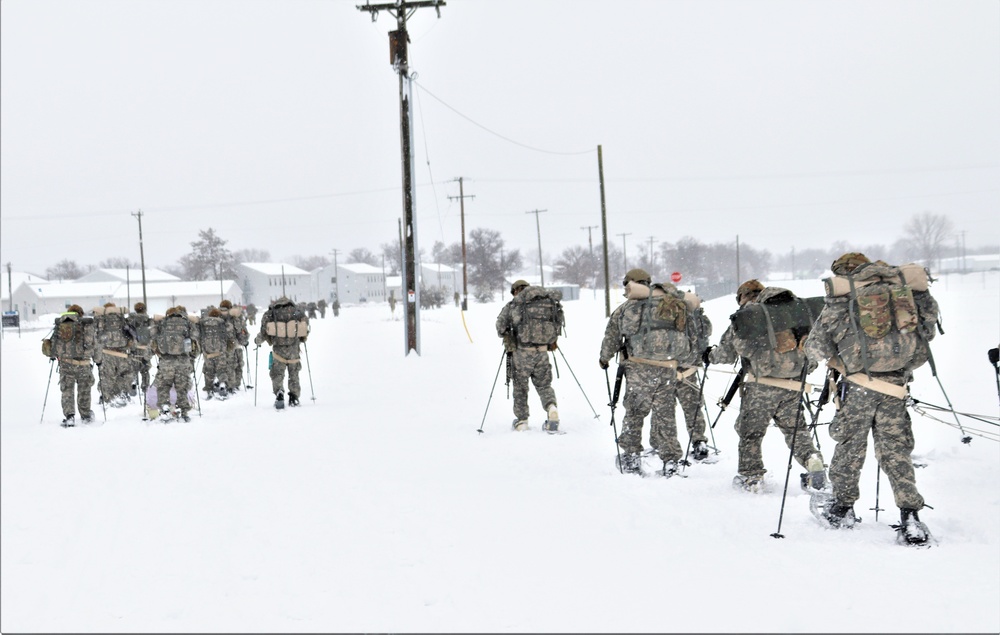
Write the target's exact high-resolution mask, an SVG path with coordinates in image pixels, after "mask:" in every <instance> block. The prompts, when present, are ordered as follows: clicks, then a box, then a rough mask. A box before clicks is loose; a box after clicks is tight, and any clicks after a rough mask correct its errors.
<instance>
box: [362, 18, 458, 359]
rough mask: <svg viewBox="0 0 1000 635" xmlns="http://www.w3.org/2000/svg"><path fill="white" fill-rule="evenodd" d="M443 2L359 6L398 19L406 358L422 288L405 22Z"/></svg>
mask: <svg viewBox="0 0 1000 635" xmlns="http://www.w3.org/2000/svg"><path fill="white" fill-rule="evenodd" d="M443 6H445V2H444V1H443V0H417V1H415V2H411V1H408V0H396V1H395V2H386V3H382V4H370V3H366V4H364V5H358V6H357V9H358V10H359V11H367V12H369V13H370V14H371V16H372V22H375V21H376V20H378V14H379V11H387V12H388V13H389V14H390V15H392V16H393V17H394V18H396V30H395V31H389V62H390V63H391V64H392V67H393V69H395V71H396V73H397V74H398V75H399V133H400V134H399V139H400V149H401V155H402V163H403V218H404V221H403V225H404V228H403V229H404V231H403V241H404V245H403V251H404V252H405V254H406V258H405V259H404V261H403V272H402V273H403V287H404V289H405V291H404V293H405V294H406V297H405V298H403V315H404V317H405V319H404V320H403V325H404V326H403V336H404V339H405V352H404V354H405V355H409V354H410V351H414V352H415V353H416V354H417V355H419V354H420V330H419V329H420V321H419V319H418V318H419V310H420V285H419V284H418V283H417V270H416V253H417V244H416V243H417V218H416V214H414V212H413V202H414V198H415V195H416V192H415V190H414V183H413V125H412V123H413V122H412V119H413V111H412V109H411V107H410V104H411V103H412V99H413V78H412V77H411V76H410V62H409V53H408V51H407V45H408V44H409V42H410V34H409V33H407V31H406V20H407V18H409V17H410V16H411V15H413V13H414V12H415V11H416V10H417V9H421V8H426V7H433V8H434V9H435V11H437V14H438V17H439V18H440V17H441V7H443Z"/></svg>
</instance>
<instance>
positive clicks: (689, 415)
mask: <svg viewBox="0 0 1000 635" xmlns="http://www.w3.org/2000/svg"><path fill="white" fill-rule="evenodd" d="M698 303H699V306H698V308H697V309H695V310H694V311H693V314H692V319H690V320H689V321H688V327H689V329H690V333H689V336H690V337H691V339H692V340H693V342H694V345H693V347H692V350H691V352H692V356H691V359H690V360H689V361H688V362H687V363H685V364H682V365H680V366H678V368H677V379H678V382H677V401H678V402H679V403H680V404H681V411H682V412H683V413H684V422H685V424H687V431H688V439H689V440H690V442H691V458H692V459H694V460H695V461H703V460H705V459H706V458H708V437H706V436H705V428H706V423H705V394H704V391H703V390H702V385H701V381H700V380H699V378H698V372H697V371H698V367H697V365H696V364H697V363H698V362H699V361H702V358H701V352H702V351H704V350H705V349H706V348H708V338H710V337H711V336H712V321H711V320H709V319H708V316H707V315H705V309H703V308H701V306H700V303H701V302H700V300H699V301H698ZM691 362H693V363H691Z"/></svg>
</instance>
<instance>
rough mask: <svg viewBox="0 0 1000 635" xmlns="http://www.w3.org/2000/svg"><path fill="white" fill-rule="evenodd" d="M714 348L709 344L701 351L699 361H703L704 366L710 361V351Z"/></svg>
mask: <svg viewBox="0 0 1000 635" xmlns="http://www.w3.org/2000/svg"><path fill="white" fill-rule="evenodd" d="M714 349H715V347H714V346H709V347H708V348H706V349H705V350H704V351H702V353H701V361H702V362H704V363H705V365H706V366H708V365H709V364H711V363H712V351H713V350H714Z"/></svg>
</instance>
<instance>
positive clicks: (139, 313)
mask: <svg viewBox="0 0 1000 635" xmlns="http://www.w3.org/2000/svg"><path fill="white" fill-rule="evenodd" d="M126 322H127V323H128V325H129V328H130V329H132V333H134V334H135V341H134V344H135V346H134V347H133V350H132V355H131V356H132V365H133V367H134V368H135V370H134V371H133V372H135V373H138V374H139V377H140V380H141V385H142V392H143V394H145V393H146V389H147V388H149V369H150V364H151V362H152V359H153V351H152V349H151V348H150V342H149V330H150V327H151V326H152V322H153V320H152V318H150V317H149V314H148V313H147V312H146V304H145V303H144V302H136V303H135V306H134V307H133V312H132V313H131V314H129V316H128V318H126Z"/></svg>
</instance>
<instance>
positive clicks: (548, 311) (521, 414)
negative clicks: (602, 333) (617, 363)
mask: <svg viewBox="0 0 1000 635" xmlns="http://www.w3.org/2000/svg"><path fill="white" fill-rule="evenodd" d="M510 294H511V296H513V297H512V298H511V300H510V302H508V303H507V304H506V305H504V307H503V309H501V310H500V315H498V316H497V323H496V328H497V335H498V336H499V337H502V338H503V342H504V349H505V350H506V351H507V355H508V359H509V361H510V363H511V365H512V366H513V379H514V422H513V423H512V424H511V428H512V429H513V430H515V431H522V430H527V429H528V413H529V409H528V382H529V381H531V382H532V383H534V384H535V390H536V391H537V392H538V398H539V399H541V401H542V407H543V408H545V413H546V419H545V422H544V423H543V424H542V429H543V430H545V431H546V432H550V433H555V432H557V431H558V430H559V409H558V406H557V403H556V391H555V390H554V389H553V388H552V365H551V364H550V363H549V351H554V350H556V348H558V344H557V342H558V337H559V333H560V332H561V331H562V328H563V326H564V324H565V319H564V317H563V312H562V306H561V304H560V302H559V298H558V297H557V296H552V295H551V293H550V292H547V291H546V290H545V289H543V288H542V287H531V286H530V285H528V283H527V282H525V281H524V280H517V281H515V282H514V284H512V285H511V286H510ZM536 303H537V304H536ZM536 306H537V307H538V309H537V310H536V309H534V308H533V307H536Z"/></svg>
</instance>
